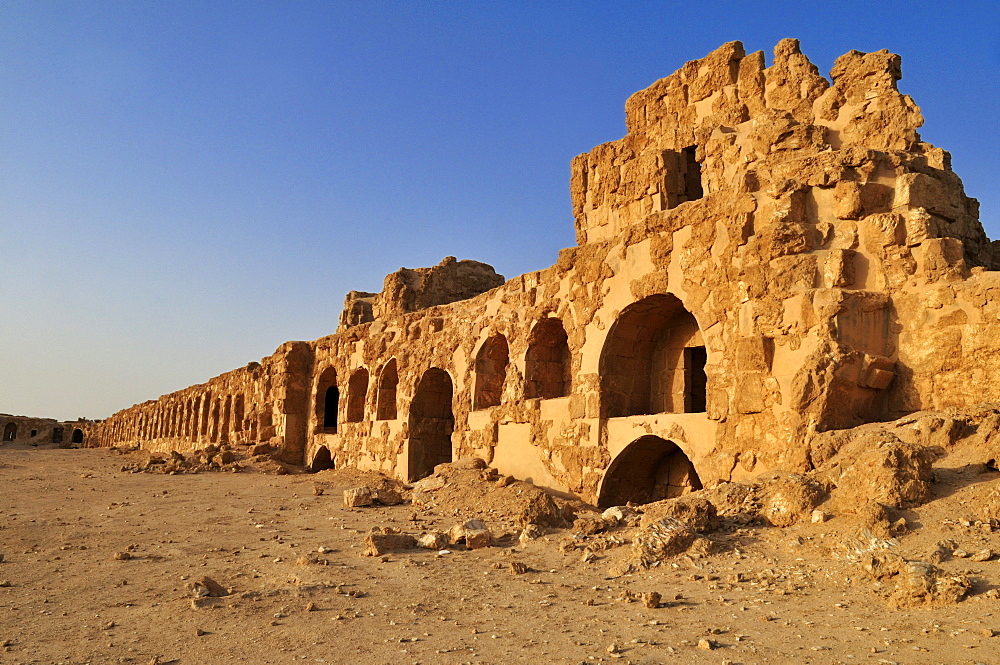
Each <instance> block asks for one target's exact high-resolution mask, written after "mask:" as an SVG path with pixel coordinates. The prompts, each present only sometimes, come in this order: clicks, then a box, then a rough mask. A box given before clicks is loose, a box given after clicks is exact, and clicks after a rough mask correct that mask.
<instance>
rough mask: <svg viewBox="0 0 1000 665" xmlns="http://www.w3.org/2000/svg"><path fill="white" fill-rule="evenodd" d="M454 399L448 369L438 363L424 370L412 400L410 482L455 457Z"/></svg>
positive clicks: (409, 452) (427, 474) (409, 454)
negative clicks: (452, 445) (438, 366)
mask: <svg viewBox="0 0 1000 665" xmlns="http://www.w3.org/2000/svg"><path fill="white" fill-rule="evenodd" d="M451 402H452V383H451V377H450V376H448V373H447V372H445V371H444V370H442V369H438V368H436V367H432V368H430V369H429V370H427V371H426V372H424V375H423V376H422V377H420V382H419V383H418V384H417V390H416V392H415V394H414V395H413V402H412V403H411V404H410V418H409V427H410V442H409V450H408V453H407V457H408V460H409V474H408V476H409V477H408V478H407V480H408V481H409V482H414V481H416V480H420V479H421V478H424V477H426V476H429V475H430V474H432V473H433V472H434V467H435V466H437V465H438V464H444V463H446V462H450V461H451V460H452V454H451V433H452V431H453V430H454V429H455V417H454V415H453V414H452V408H451Z"/></svg>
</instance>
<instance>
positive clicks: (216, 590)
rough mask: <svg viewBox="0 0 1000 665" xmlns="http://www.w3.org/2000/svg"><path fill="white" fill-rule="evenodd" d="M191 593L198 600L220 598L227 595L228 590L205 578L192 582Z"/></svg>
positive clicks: (209, 578)
mask: <svg viewBox="0 0 1000 665" xmlns="http://www.w3.org/2000/svg"><path fill="white" fill-rule="evenodd" d="M191 591H192V592H193V593H194V595H195V596H197V597H198V598H206V597H211V598H222V597H223V596H228V595H229V590H228V589H226V588H225V587H224V586H222V585H221V584H219V583H218V582H216V581H215V580H213V579H212V578H211V577H207V576H206V577H202V578H201V579H199V580H196V581H194V582H192V583H191Z"/></svg>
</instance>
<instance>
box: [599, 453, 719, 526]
mask: <svg viewBox="0 0 1000 665" xmlns="http://www.w3.org/2000/svg"><path fill="white" fill-rule="evenodd" d="M701 488H702V485H701V479H700V478H698V473H697V472H696V471H695V469H694V465H693V464H691V460H689V459H688V457H687V455H685V454H684V451H683V450H681V449H680V448H679V447H678V446H677V444H675V443H674V442H672V441H667V440H666V439H661V438H660V437H658V436H652V435H647V436H643V437H640V438H638V439H636V440H635V441H633V442H632V443H630V444H629V445H628V446H627V447H626V448H625V450H623V451H622V452H621V453H620V454H619V455H618V457H617V458H616V459H615V461H614V462H612V463H611V466H610V467H609V468H608V472H607V474H606V475H605V477H604V484H603V485H602V486H601V495H600V497H599V498H598V501H597V505H598V506H599V507H601V508H608V507H610V506H623V505H625V504H626V503H628V502H630V501H631V502H632V503H635V504H642V503H650V502H652V501H662V500H663V499H672V498H674V497H678V496H681V495H683V494H687V493H688V492H693V491H694V490H700V489H701Z"/></svg>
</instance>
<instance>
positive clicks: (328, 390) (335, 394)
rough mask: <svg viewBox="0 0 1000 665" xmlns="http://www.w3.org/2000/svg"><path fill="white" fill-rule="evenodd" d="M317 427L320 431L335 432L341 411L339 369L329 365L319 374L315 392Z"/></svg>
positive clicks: (314, 402) (314, 403)
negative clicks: (338, 384) (338, 382)
mask: <svg viewBox="0 0 1000 665" xmlns="http://www.w3.org/2000/svg"><path fill="white" fill-rule="evenodd" d="M313 405H314V409H315V413H316V428H317V430H318V431H320V432H327V433H331V434H332V433H335V432H336V431H337V420H338V417H339V411H340V388H338V387H337V370H336V369H334V368H333V367H327V368H326V369H324V370H323V373H322V374H320V375H319V380H318V381H317V382H316V392H315V393H314V394H313Z"/></svg>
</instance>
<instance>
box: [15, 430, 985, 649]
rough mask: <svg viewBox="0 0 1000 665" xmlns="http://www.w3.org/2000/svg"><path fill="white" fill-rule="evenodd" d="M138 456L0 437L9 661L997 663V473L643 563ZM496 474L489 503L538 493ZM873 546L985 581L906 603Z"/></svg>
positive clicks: (439, 506)
mask: <svg viewBox="0 0 1000 665" xmlns="http://www.w3.org/2000/svg"><path fill="white" fill-rule="evenodd" d="M141 459H142V455H141V454H139V453H125V454H123V453H120V452H117V451H113V450H112V451H109V450H43V449H35V448H27V449H25V448H15V447H10V446H7V447H3V448H0V480H2V482H0V553H2V554H3V561H2V562H0V644H2V647H0V663H3V664H4V665H6V664H8V663H23V664H27V663H32V664H35V663H44V664H46V665H49V664H53V663H65V664H70V663H72V664H74V665H76V664H83V663H94V664H97V663H139V664H140V665H149V664H150V663H156V664H160V665H163V664H165V663H177V664H178V665H182V664H183V665H189V664H190V665H195V664H205V663H237V662H245V663H293V662H301V663H424V664H427V665H431V664H446V663H447V664H452V663H456V664H457V663H518V662H530V663H571V664H573V665H576V664H578V663H601V662H603V663H616V662H617V663H636V664H638V663H643V664H647V663H648V664H652V663H685V664H686V663H711V664H713V665H722V664H725V663H729V664H731V665H736V664H737V663H743V664H745V665H755V664H758V663H824V664H825V663H871V664H878V665H888V664H892V663H898V664H899V665H916V664H924V663H926V664H944V663H946V664H948V665H956V664H965V663H968V664H974V663H989V664H996V663H1000V600H998V599H997V596H998V595H1000V594H998V592H997V590H996V587H997V582H998V581H1000V562H998V561H997V560H996V557H995V556H993V555H992V553H990V554H991V555H990V556H989V557H988V559H987V560H985V561H974V560H973V556H975V554H974V553H980V552H983V551H985V550H989V549H990V548H992V549H993V550H997V551H1000V541H998V537H997V533H995V529H996V524H995V520H992V521H990V520H988V519H987V520H984V519H983V518H982V516H981V514H980V513H981V508H982V506H983V505H984V501H986V500H987V498H988V497H990V496H995V492H996V491H997V488H998V486H1000V480H998V478H1000V473H996V472H987V471H983V470H979V471H976V472H975V473H971V474H970V472H969V471H968V470H967V469H966V470H963V469H958V468H956V469H953V470H951V471H948V470H940V471H937V473H938V477H937V478H936V482H935V483H934V485H933V487H934V489H933V492H934V496H933V497H932V499H931V501H930V502H929V503H927V504H925V505H923V506H921V507H920V508H919V509H915V510H912V511H909V512H907V513H905V514H904V518H905V520H906V522H907V523H909V524H910V525H911V526H912V527H913V530H912V531H910V532H909V533H906V534H902V535H897V536H896V537H895V538H887V539H880V538H876V537H875V536H872V535H871V534H869V533H866V532H865V531H864V530H861V531H859V530H858V529H857V525H856V524H854V523H847V522H844V523H843V524H841V522H842V521H843V520H845V519H846V518H841V517H834V518H833V519H831V520H829V521H824V522H812V521H804V522H798V523H797V524H794V525H793V526H789V527H785V528H777V527H773V526H765V525H763V524H760V523H757V522H754V521H750V522H747V523H744V524H738V523H735V522H733V521H731V520H729V521H727V520H725V519H724V520H722V524H721V526H720V527H719V528H718V529H717V530H715V531H713V532H712V533H709V534H707V536H708V537H709V538H710V539H711V543H710V545H711V547H709V548H707V549H706V548H702V550H703V551H699V552H696V551H695V550H694V549H692V550H688V551H687V552H685V553H682V554H680V555H678V556H674V557H671V558H665V559H663V560H660V561H656V562H653V563H652V564H651V567H638V568H634V569H632V570H631V572H627V571H628V570H629V567H628V566H626V565H624V562H625V561H627V560H628V555H629V553H630V552H631V551H632V549H633V548H632V546H631V544H630V543H631V536H630V535H629V533H630V532H629V530H628V528H627V527H625V526H617V527H616V526H613V525H608V526H607V527H606V528H603V529H602V528H601V527H600V525H598V527H597V528H598V530H599V531H598V533H590V534H587V533H583V532H582V531H592V530H593V527H594V524H596V522H594V521H593V520H591V521H590V522H588V521H587V520H583V521H580V522H578V523H577V527H576V528H575V529H574V528H573V527H571V526H568V525H567V526H566V527H562V528H560V527H555V526H549V527H544V528H541V529H539V530H537V531H538V532H540V533H542V535H540V537H538V538H535V539H523V540H522V539H519V537H518V536H519V534H520V528H521V526H523V525H519V524H516V520H517V518H518V516H517V515H516V514H515V513H516V511H507V512H504V510H503V504H502V502H500V501H498V500H497V501H493V502H492V503H490V502H489V501H488V500H486V499H483V501H485V502H484V503H482V504H481V505H482V506H488V507H477V505H472V504H466V505H462V504H461V502H459V501H456V499H455V496H454V495H452V496H451V498H449V499H447V500H445V499H442V500H441V501H439V502H437V501H434V500H429V499H428V494H427V493H426V492H425V493H424V494H423V495H421V496H423V500H421V501H417V502H411V500H410V497H411V495H417V494H418V493H419V491H420V490H419V488H418V489H417V490H416V491H414V492H413V493H411V492H409V491H404V492H403V496H404V499H405V500H404V501H403V502H402V503H400V504H398V505H392V506H379V505H375V506H371V507H361V508H345V507H344V504H343V490H345V489H349V488H353V487H357V486H358V485H359V484H372V478H370V477H366V476H365V474H358V473H352V472H349V471H334V470H330V471H323V472H321V473H318V474H296V473H291V474H286V475H274V474H264V473H252V472H250V470H249V469H244V470H241V471H240V472H236V473H232V472H229V473H221V472H215V473H182V474H178V475H168V474H162V473H161V474H156V473H134V472H131V471H130V470H129V468H130V465H132V467H134V466H136V462H137V461H141ZM123 469H125V470H123ZM476 473H482V472H481V471H477V472H476ZM370 475H371V474H369V476H370ZM376 480H377V479H376ZM487 480H488V481H489V484H488V485H487V484H485V483H486V481H487ZM365 481H367V483H366V482H365ZM454 482H457V480H455V478H452V477H451V476H446V477H445V478H444V482H443V484H442V482H441V481H434V482H431V483H430V485H431V486H432V487H433V486H434V485H435V483H436V484H437V485H439V486H440V487H439V488H438V489H440V490H444V489H446V488H448V489H454V488H453V487H450V484H453V483H454ZM483 483H484V484H482V485H480V486H479V489H478V490H477V491H478V492H479V496H480V498H481V499H482V498H483V495H484V493H485V494H489V493H490V492H491V490H490V489H489V488H490V487H494V488H496V491H497V492H501V491H502V492H505V493H506V494H503V495H500V494H497V495H496V496H507V497H510V496H518V492H519V491H520V490H519V487H518V485H517V484H514V485H511V484H509V479H501V480H500V481H495V480H494V479H493V478H492V477H487V476H485V475H484V477H483ZM390 484H391V483H386V484H385V485H386V486H389V485H390ZM521 489H524V492H528V489H526V488H521ZM441 496H442V497H445V494H444V493H442V494H441ZM418 498H419V496H418ZM487 499H488V497H487ZM569 508H573V509H575V510H576V511H577V512H578V513H580V514H583V512H582V509H581V507H580V506H569ZM560 509H562V510H568V508H567V507H566V506H565V505H561V506H560ZM595 515H596V513H595ZM584 516H585V515H584ZM473 517H478V518H479V519H481V520H482V521H483V522H485V523H486V525H487V526H488V527H489V529H490V530H491V531H492V533H493V535H494V537H495V538H496V540H495V544H494V546H491V547H484V548H481V549H474V550H468V549H466V547H465V545H462V544H458V545H448V546H446V547H445V548H444V549H443V550H437V549H434V550H428V549H420V548H409V549H405V550H401V551H391V552H389V553H387V554H383V555H377V556H365V555H364V552H365V550H366V547H365V538H366V536H367V535H369V534H370V533H371V531H372V529H373V528H378V529H379V530H381V531H385V530H386V528H387V530H388V531H389V532H390V533H392V532H394V531H395V530H398V531H399V532H400V533H402V534H410V535H413V536H415V537H419V536H420V535H421V534H422V533H425V532H430V531H435V530H438V531H447V530H448V529H450V528H451V527H452V526H454V525H456V524H459V523H461V522H463V521H464V520H466V519H469V518H473ZM571 517H572V516H571ZM895 517H896V516H895V515H893V518H895ZM595 519H596V518H595ZM588 524H589V527H588V528H584V527H587V526H588ZM633 526H634V525H633ZM917 527H919V528H917ZM942 542H944V543H945V545H944V546H943V547H942V545H941V543H942ZM695 549H697V548H695ZM874 550H893V551H894V552H898V553H899V554H900V556H902V557H904V558H905V559H907V560H913V559H921V560H927V559H928V557H930V556H932V555H933V557H934V561H935V562H936V565H937V566H939V569H938V570H939V572H940V573H941V574H942V575H944V576H946V577H947V576H951V577H948V579H953V580H963V581H965V582H963V583H968V584H969V585H970V586H969V589H968V593H967V594H966V596H965V598H964V599H963V600H961V601H959V602H950V603H944V604H943V605H938V606H935V605H920V606H917V607H911V608H903V609H899V608H895V605H894V604H893V603H891V602H888V601H887V593H886V588H885V586H886V585H885V580H881V581H879V580H878V579H877V575H873V574H872V571H871V565H870V564H871V556H867V558H866V552H867V553H869V554H870V552H871V551H874ZM955 551H957V552H958V555H957V556H956V555H954V554H953V552H955ZM978 558H983V557H982V556H980V557H978ZM866 561H867V564H866ZM512 564H513V565H512ZM866 565H867V566H868V568H866ZM205 577H208V578H211V580H214V581H215V582H217V583H218V585H219V587H221V588H218V587H215V586H214V585H212V584H211V583H210V582H207V581H205V582H202V583H199V582H201V581H202V580H203V578H205ZM653 592H655V593H658V594H660V597H659V598H656V597H655V596H653V595H651V594H653ZM218 593H224V594H226V595H223V596H216V595H212V594H218ZM205 594H209V595H205ZM657 601H658V602H657ZM897 605H898V603H897Z"/></svg>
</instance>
